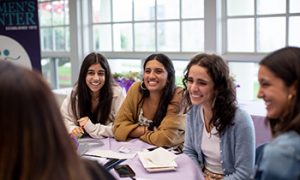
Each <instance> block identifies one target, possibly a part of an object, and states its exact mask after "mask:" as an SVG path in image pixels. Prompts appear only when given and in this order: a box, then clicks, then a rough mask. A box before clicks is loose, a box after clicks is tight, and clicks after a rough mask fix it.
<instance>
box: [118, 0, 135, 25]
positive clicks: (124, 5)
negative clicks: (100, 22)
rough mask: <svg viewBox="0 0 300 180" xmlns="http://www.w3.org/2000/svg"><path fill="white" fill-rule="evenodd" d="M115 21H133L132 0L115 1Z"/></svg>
mask: <svg viewBox="0 0 300 180" xmlns="http://www.w3.org/2000/svg"><path fill="white" fill-rule="evenodd" d="M113 21H117V22H120V21H132V1H131V0H113Z"/></svg>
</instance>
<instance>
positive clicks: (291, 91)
mask: <svg viewBox="0 0 300 180" xmlns="http://www.w3.org/2000/svg"><path fill="white" fill-rule="evenodd" d="M297 85H298V83H297V81H295V82H294V83H293V84H292V85H291V86H290V87H289V94H292V95H293V96H296V94H297V93H299V92H297Z"/></svg>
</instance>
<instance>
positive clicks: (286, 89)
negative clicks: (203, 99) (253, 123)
mask: <svg viewBox="0 0 300 180" xmlns="http://www.w3.org/2000/svg"><path fill="white" fill-rule="evenodd" d="M258 81H259V84H260V87H259V91H258V94H257V96H258V97H259V98H261V99H263V100H264V101H265V105H266V110H267V115H266V120H267V121H266V122H267V124H268V125H269V126H270V128H271V132H272V136H273V138H274V139H273V140H272V141H271V142H270V143H268V144H267V145H266V146H265V147H264V150H263V151H262V152H263V153H262V155H261V156H260V157H261V159H260V160H259V162H258V163H257V173H256V176H255V179H263V180H265V179H274V180H279V179H289V180H296V179H297V180H299V179H300V171H299V170H300V158H299V157H300V94H299V90H300V48H299V47H285V48H282V49H279V50H277V51H274V52H272V53H271V54H269V55H268V56H266V57H265V58H264V59H263V60H261V62H260V63H259V71H258Z"/></svg>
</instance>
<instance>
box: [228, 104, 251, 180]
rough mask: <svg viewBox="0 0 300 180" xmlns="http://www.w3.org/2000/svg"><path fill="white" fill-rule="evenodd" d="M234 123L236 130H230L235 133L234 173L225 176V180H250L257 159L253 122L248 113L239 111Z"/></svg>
mask: <svg viewBox="0 0 300 180" xmlns="http://www.w3.org/2000/svg"><path fill="white" fill-rule="evenodd" d="M234 123H235V126H236V127H235V128H234V129H230V130H233V131H234V133H233V136H234V138H233V139H234V144H235V145H234V158H233V159H234V166H233V168H234V172H233V173H231V174H228V175H227V176H225V177H224V179H225V180H239V179H249V178H250V176H251V175H252V174H253V170H254V159H255V135H254V125H253V121H252V119H251V117H250V115H249V114H248V113H246V112H245V111H241V110H237V111H236V116H235V122H234ZM224 151H225V150H224ZM224 163H230V162H224ZM225 174H227V173H225Z"/></svg>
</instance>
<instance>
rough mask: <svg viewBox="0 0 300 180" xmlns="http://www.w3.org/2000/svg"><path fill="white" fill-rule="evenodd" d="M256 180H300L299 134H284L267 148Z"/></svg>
mask: <svg viewBox="0 0 300 180" xmlns="http://www.w3.org/2000/svg"><path fill="white" fill-rule="evenodd" d="M255 179H257V180H259V179H261V180H266V179H272V180H286V179H288V180H299V179H300V135H299V134H298V133H297V132H295V131H290V132H286V133H283V134H281V135H279V136H278V137H276V138H275V139H274V140H273V141H271V142H270V143H269V144H267V145H266V146H265V148H264V151H263V155H262V159H261V161H260V162H259V163H258V169H257V172H256V177H255Z"/></svg>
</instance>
